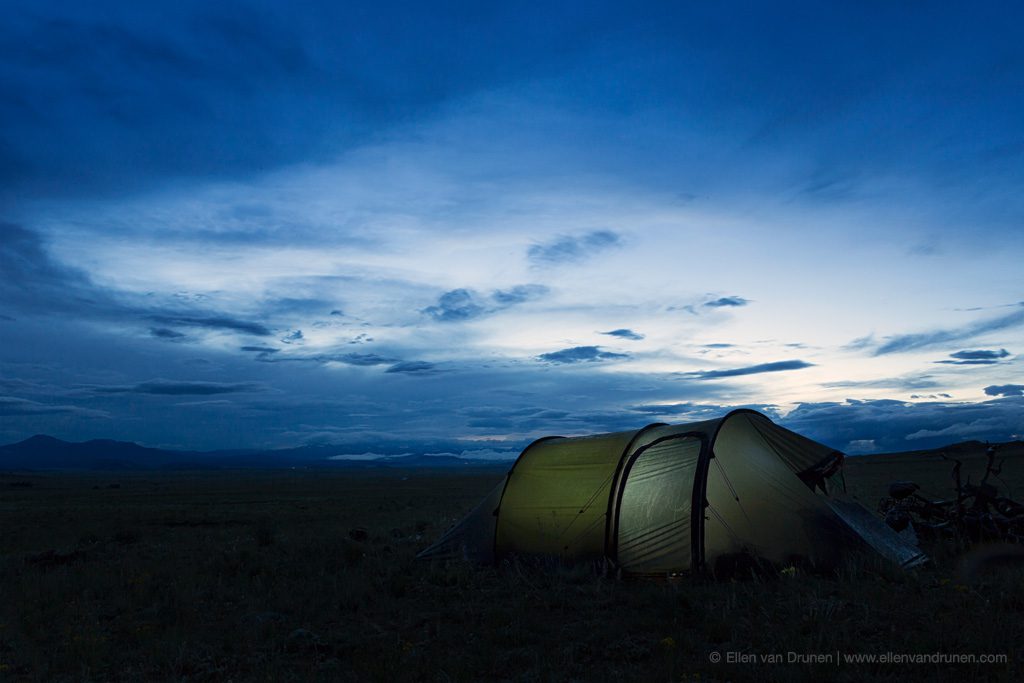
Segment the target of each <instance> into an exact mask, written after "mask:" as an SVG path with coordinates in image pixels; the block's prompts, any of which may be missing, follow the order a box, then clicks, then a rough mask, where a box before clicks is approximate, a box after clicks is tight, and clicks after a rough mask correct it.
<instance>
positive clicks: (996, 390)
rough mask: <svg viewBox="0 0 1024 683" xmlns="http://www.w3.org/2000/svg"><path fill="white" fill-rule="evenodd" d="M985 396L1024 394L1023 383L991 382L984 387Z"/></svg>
mask: <svg viewBox="0 0 1024 683" xmlns="http://www.w3.org/2000/svg"><path fill="white" fill-rule="evenodd" d="M985 395H986V396H1024V384H998V385H997V384H993V385H992V386H988V387H985Z"/></svg>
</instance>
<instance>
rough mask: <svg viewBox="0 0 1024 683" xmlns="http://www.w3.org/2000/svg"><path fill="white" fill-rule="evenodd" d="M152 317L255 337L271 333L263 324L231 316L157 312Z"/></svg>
mask: <svg viewBox="0 0 1024 683" xmlns="http://www.w3.org/2000/svg"><path fill="white" fill-rule="evenodd" d="M152 319H153V320H154V321H156V322H159V323H164V324H167V325H180V326H182V327H199V328H203V329H208V330H229V331H231V332H242V333H244V334H251V335H254V336H257V337H269V336H270V335H272V334H273V332H271V330H270V329H269V328H268V327H267V326H266V325H264V324H262V323H258V322H253V321H251V320H240V319H238V318H233V317H231V316H220V315H213V316H194V315H188V314H184V315H177V314H170V313H168V314H159V315H154V316H152Z"/></svg>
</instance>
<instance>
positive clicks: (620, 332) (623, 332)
mask: <svg viewBox="0 0 1024 683" xmlns="http://www.w3.org/2000/svg"><path fill="white" fill-rule="evenodd" d="M600 334H607V335H608V336H610V337H619V338H620V339H631V340H633V341H640V340H641V339H644V335H642V334H640V333H639V332H634V331H633V330H630V329H628V328H619V329H617V330H611V331H610V332H601V333H600Z"/></svg>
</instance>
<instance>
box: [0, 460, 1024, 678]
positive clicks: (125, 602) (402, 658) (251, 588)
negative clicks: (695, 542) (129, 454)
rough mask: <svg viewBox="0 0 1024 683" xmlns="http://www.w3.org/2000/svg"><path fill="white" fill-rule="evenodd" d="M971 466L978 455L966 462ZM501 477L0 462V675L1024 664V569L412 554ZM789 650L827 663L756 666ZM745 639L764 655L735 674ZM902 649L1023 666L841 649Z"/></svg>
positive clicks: (918, 473)
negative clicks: (437, 560)
mask: <svg viewBox="0 0 1024 683" xmlns="http://www.w3.org/2000/svg"><path fill="white" fill-rule="evenodd" d="M1006 454H1007V455H1008V456H1009V460H1008V462H1007V465H1006V472H1005V476H1004V479H1006V480H1007V482H1008V483H1009V484H1010V485H1011V486H1016V485H1020V489H1021V491H1024V454H1020V453H1010V452H1007V453H1006ZM978 462H980V461H976V457H975V456H972V459H971V460H969V464H965V474H966V473H967V472H968V471H972V470H971V469H970V466H971V465H974V464H977V463H978ZM948 472H949V467H948V465H946V464H945V463H942V462H941V461H940V462H935V461H934V460H926V459H924V458H922V457H917V458H916V459H915V458H914V457H911V456H896V457H892V458H888V459H885V458H877V457H876V458H863V459H851V461H850V463H849V467H848V475H847V476H848V481H849V484H850V488H851V490H852V491H853V492H854V493H856V494H858V495H859V496H861V498H862V499H863V500H864V501H865V502H866V503H867V504H868V505H869V507H873V506H874V503H875V501H876V500H877V498H878V497H880V496H881V495H883V494H884V491H885V485H886V484H887V483H888V481H890V480H891V479H897V478H911V479H914V478H916V479H917V480H918V481H919V483H921V484H922V485H924V487H925V489H926V490H928V491H933V492H935V493H936V494H937V495H945V494H948V493H949V490H948V483H947V482H948ZM502 476H503V472H502V471H501V470H473V471H459V472H434V471H424V470H421V471H408V472H386V473H381V472H372V471H369V472H330V471H322V472H314V471H278V472H251V471H250V472H204V473H201V474H177V473H173V474H159V475H153V474H143V473H132V474H125V473H107V474H103V473H95V474H24V473H15V474H4V475H0V515H2V517H0V518H2V523H0V610H2V611H0V680H13V681H18V680H47V681H50V680H67V681H78V680H138V681H151V680H188V681H203V680H216V681H221V680H236V681H239V680H268V681H270V680H274V681H276V680H376V681H393V680H441V681H448V680H541V681H546V680H582V681H587V680H636V681H694V680H701V681H709V680H710V681H716V680H717V681H729V680H732V681H745V680H780V681H786V680H795V681H796V680H808V681H810V680H814V681H860V680H865V679H868V680H901V681H903V680H908V679H910V680H935V679H937V678H938V679H956V680H1008V681H1009V680H1019V679H1020V678H1021V676H1022V675H1024V667H1021V664H1020V662H1021V660H1022V658H1024V569H1021V568H1017V567H1014V566H1010V567H1005V568H999V569H993V570H991V571H987V572H984V573H978V574H976V575H973V576H971V577H969V578H964V577H962V576H960V575H959V574H958V569H957V567H958V566H957V563H956V561H955V560H954V559H951V558H946V557H943V558H940V559H939V561H938V562H937V563H936V565H935V566H933V567H930V568H928V569H925V570H922V571H919V572H917V573H914V574H906V575H902V574H899V573H897V572H894V571H890V570H888V569H887V568H885V567H880V566H877V565H874V564H873V563H870V562H864V563H861V564H859V565H857V566H851V567H850V568H849V569H848V570H845V571H844V572H842V573H841V574H839V575H838V576H829V577H818V576H804V575H801V574H795V575H782V576H779V577H778V578H769V579H765V578H761V579H751V580H745V581H736V582H731V583H718V584H715V583H707V582H703V581H679V582H674V583H646V582H619V581H615V580H613V579H609V578H602V577H598V576H594V575H593V574H591V573H589V571H588V570H586V569H572V568H563V569H559V570H555V571H547V572H542V571H538V570H536V569H532V568H531V567H529V566H525V565H523V564H518V563H516V564H506V565H504V566H501V567H497V568H489V569H474V568H471V567H468V566H464V565H460V564H454V565H447V566H444V565H431V564H428V563H422V562H418V561H416V560H415V559H414V554H415V552H416V551H417V550H419V549H420V548H422V547H424V546H425V545H427V544H428V543H429V541H430V540H431V539H433V538H435V537H436V536H437V535H439V534H440V533H441V532H442V531H443V530H444V528H445V527H446V526H447V525H448V524H450V523H451V522H454V521H456V520H457V519H458V518H460V517H461V515H462V514H463V513H464V512H465V511H467V510H468V509H469V508H471V507H472V506H473V505H474V504H475V503H476V502H477V500H478V499H479V498H480V497H481V496H482V495H483V494H484V493H485V492H486V491H487V490H488V489H489V488H490V487H491V486H492V485H493V484H494V483H495V482H497V481H499V480H500V479H501V477H502ZM1015 492H1016V491H1015ZM350 531H355V533H353V534H350ZM363 531H365V538H364V537H363V533H361V532H363ZM350 536H354V537H355V538H353V537H350ZM791 652H792V653H795V654H797V655H801V656H804V655H827V656H829V657H830V661H827V662H826V663H824V664H807V663H803V664H799V663H798V664H768V663H764V662H761V661H760V658H761V657H762V656H765V655H774V654H779V655H781V657H782V659H783V661H785V660H786V659H787V658H788V657H789V654H788V653H791ZM712 653H720V654H721V656H722V658H723V661H722V662H721V663H713V662H712V661H711V657H712ZM729 653H742V654H743V655H744V656H753V657H754V658H755V660H753V661H747V662H746V663H732V664H730V663H728V662H727V661H726V660H727V658H728V657H729ZM887 653H892V654H895V655H920V654H934V653H941V654H945V655H977V656H981V655H988V654H993V655H1000V656H1001V655H1005V656H1006V657H1007V660H1008V661H1005V662H1002V663H977V662H976V663H961V664H952V663H941V664H935V663H920V664H912V663H902V664H893V663H890V664H880V663H847V662H845V661H839V662H837V661H836V660H837V657H838V658H839V659H842V658H844V657H845V656H848V655H858V654H865V655H885V654H887ZM734 657H735V655H734Z"/></svg>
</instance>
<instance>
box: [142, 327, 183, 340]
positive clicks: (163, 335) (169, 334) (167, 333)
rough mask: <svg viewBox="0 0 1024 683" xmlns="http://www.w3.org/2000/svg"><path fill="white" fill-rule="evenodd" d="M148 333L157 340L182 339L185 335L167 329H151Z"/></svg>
mask: <svg viewBox="0 0 1024 683" xmlns="http://www.w3.org/2000/svg"><path fill="white" fill-rule="evenodd" d="M149 333H150V334H151V335H153V336H154V337H156V338H157V339H184V338H185V336H186V335H185V334H183V333H181V332H178V331H177V330H172V329H169V328H167V327H151V328H149Z"/></svg>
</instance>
